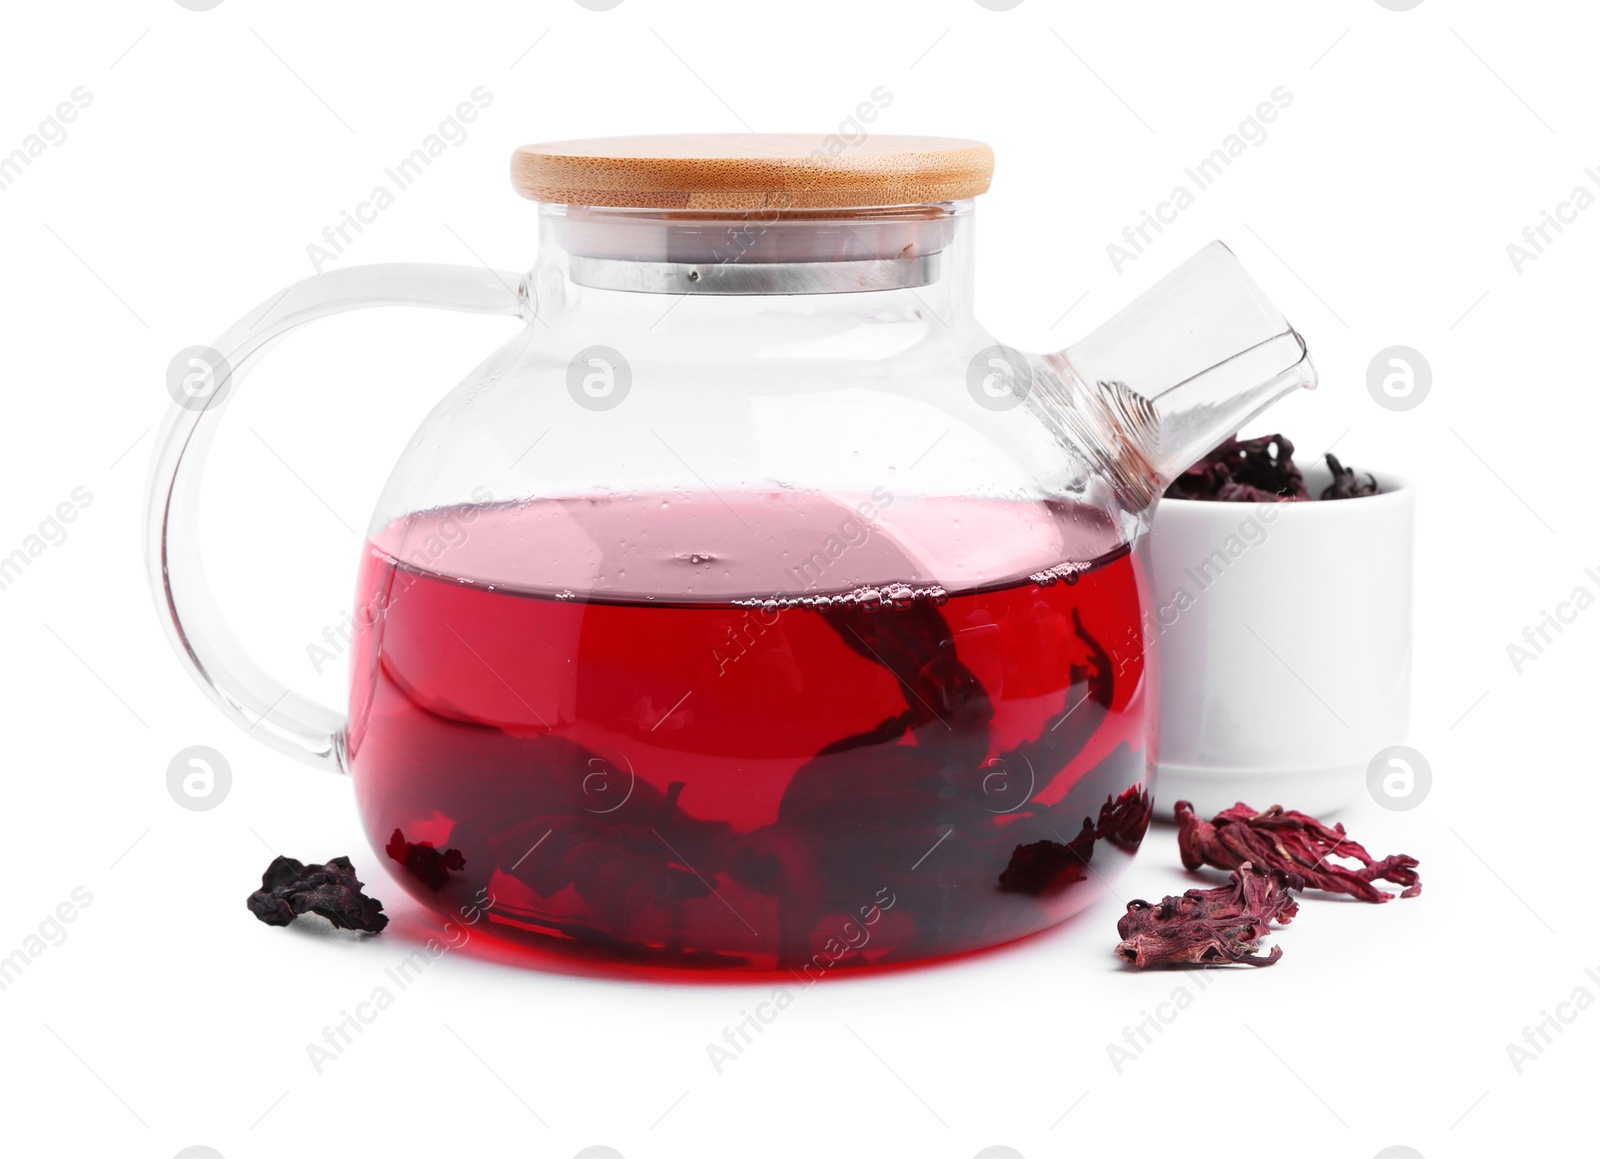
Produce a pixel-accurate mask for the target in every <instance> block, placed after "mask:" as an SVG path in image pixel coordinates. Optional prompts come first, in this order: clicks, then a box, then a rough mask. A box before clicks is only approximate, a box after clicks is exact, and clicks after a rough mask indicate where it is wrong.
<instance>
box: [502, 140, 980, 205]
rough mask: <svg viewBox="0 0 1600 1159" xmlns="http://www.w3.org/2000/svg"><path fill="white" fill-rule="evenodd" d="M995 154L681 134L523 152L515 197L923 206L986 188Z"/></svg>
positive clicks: (923, 145) (931, 143)
mask: <svg viewBox="0 0 1600 1159" xmlns="http://www.w3.org/2000/svg"><path fill="white" fill-rule="evenodd" d="M993 173H994V153H993V152H992V151H991V150H990V148H989V146H987V145H985V144H983V142H981V141H968V140H962V139H959V138H954V137H905V136H871V137H868V138H867V139H866V140H865V141H862V142H860V143H858V144H849V143H848V142H846V141H845V140H844V139H843V138H841V137H838V136H828V135H825V134H823V135H811V134H806V133H680V134H669V135H658V136H640V137H601V138H596V139H594V140H589V141H557V142H554V143H553V144H549V145H524V146H523V147H522V148H520V149H518V150H517V151H516V153H515V154H514V155H513V157H512V159H511V179H512V182H513V184H515V185H516V187H517V192H518V193H520V194H522V196H524V197H528V198H532V199H533V200H535V201H549V202H564V203H568V204H576V205H610V206H627V207H633V208H640V209H765V208H777V209H843V208H864V207H868V206H879V205H925V204H928V203H930V202H940V201H959V200H961V199H963V198H967V197H975V196H977V195H978V194H980V193H983V192H985V191H987V190H988V188H989V178H990V177H991V176H992V175H993Z"/></svg>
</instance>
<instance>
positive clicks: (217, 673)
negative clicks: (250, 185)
mask: <svg viewBox="0 0 1600 1159" xmlns="http://www.w3.org/2000/svg"><path fill="white" fill-rule="evenodd" d="M368 306H437V307H440V308H443V309H447V310H464V311H466V312H468V313H474V314H503V315H507V316H512V317H519V316H521V317H526V316H530V315H531V313H532V307H531V305H530V304H529V300H528V295H527V292H526V288H525V287H524V286H523V285H522V283H521V281H520V279H519V277H518V276H517V275H516V274H507V273H499V272H496V271H494V270H490V269H487V268H484V269H474V268H472V267H468V266H433V265H383V266H358V267H353V268H350V269H346V270H338V271H334V272H331V273H327V274H321V275H319V276H317V277H314V278H307V279H306V280H305V281H303V282H297V283H295V284H294V285H292V286H290V287H289V288H288V289H287V290H285V291H283V292H282V293H281V294H279V295H278V296H277V297H275V298H271V299H268V301H266V302H265V303H263V304H262V306H261V307H259V308H258V309H257V310H255V311H253V312H252V313H250V314H248V315H246V316H245V317H244V318H242V319H241V320H240V321H238V322H237V323H235V324H234V325H233V326H232V327H231V328H229V330H228V331H227V332H226V333H225V334H223V336H222V337H221V338H219V339H218V340H217V341H216V343H215V345H214V346H212V347H200V348H195V349H191V350H187V351H185V352H184V353H183V354H182V355H180V359H184V360H186V361H183V362H182V363H181V366H180V365H179V364H175V368H174V370H173V371H172V372H170V373H169V382H168V386H169V389H170V391H171V393H172V396H173V399H174V403H173V406H172V408H171V409H170V411H169V412H168V414H167V417H166V420H165V421H164V422H163V424H162V427H161V433H160V434H159V436H158V437H157V440H156V449H155V457H154V460H153V461H152V464H151V477H150V478H151V482H150V494H149V499H148V502H147V504H146V508H145V535H144V538H145V552H146V565H147V569H148V573H149V577H150V583H151V587H152V590H153V592H154V594H155V598H156V606H157V609H158V611H159V614H160V617H161V623H162V626H163V628H164V629H165V630H166V634H167V639H168V640H169V641H170V642H171V644H172V646H173V648H174V649H175V650H176V651H177V653H178V656H179V658H180V659H182V661H183V663H184V666H185V667H186V668H187V669H188V670H189V674H190V675H191V676H193V677H194V679H195V681H196V682H197V683H198V684H199V685H200V687H201V688H202V689H203V690H204V691H205V693H206V695H208V696H209V697H210V698H211V699H212V700H213V701H214V702H215V703H216V705H217V706H218V707H219V708H221V709H222V711H223V713H224V714H225V715H226V716H228V717H229V718H230V719H232V720H233V721H234V723H236V724H238V725H239V726H240V727H241V728H243V729H244V730H245V731H247V732H249V733H252V734H253V735H255V736H258V737H260V738H261V739H262V740H264V741H266V742H267V743H268V744H270V745H271V746H272V747H274V748H276V749H279V750H281V751H283V752H286V753H288V754H290V755H291V756H295V757H299V758H300V759H301V760H303V761H306V762H308V763H310V764H313V765H319V766H322V767H324V768H328V769H331V770H336V771H343V759H344V754H343V745H344V726H345V717H344V714H343V713H342V712H338V711H335V710H333V709H330V708H326V707H324V706H323V705H320V704H317V703H316V702H315V701H312V700H308V699H307V698H306V697H304V696H301V695H300V694H299V693H297V692H294V691H292V690H291V689H290V688H289V687H288V686H287V685H285V684H284V683H283V682H282V681H280V680H278V679H277V678H275V677H274V676H272V675H271V674H269V673H268V672H267V671H266V670H265V669H263V668H261V667H260V665H258V664H256V662H255V661H254V660H252V659H251V658H250V656H249V655H248V654H246V652H245V650H244V648H243V647H242V646H241V645H240V643H239V641H238V639H237V638H236V637H235V636H234V634H233V630H232V629H231V628H230V627H229V626H228V622H227V621H226V620H225V619H224V618H223V616H222V612H221V610H220V609H219V608H218V607H217V605H216V601H215V600H214V599H213V598H212V595H211V589H210V587H209V586H207V584H206V578H205V570H204V568H203V567H202V566H201V562H200V552H199V536H198V532H199V525H200V490H201V479H202V476H203V472H204V466H205V457H206V452H207V450H208V449H209V448H210V445H211V439H212V437H213V436H214V435H215V433H216V427H217V423H218V422H219V421H220V420H221V417H222V411H223V410H225V409H226V403H227V402H228V400H229V399H230V398H231V397H232V396H233V394H234V393H235V392H236V391H237V390H238V389H239V386H240V384H241V382H242V380H243V379H244V377H245V375H246V374H248V373H249V372H250V370H251V369H253V368H254V366H255V364H256V363H257V362H258V361H259V360H260V358H261V357H262V355H264V354H265V353H266V352H267V351H268V350H270V349H271V348H272V346H273V345H274V344H275V343H276V342H277V340H278V339H279V338H281V337H283V335H284V334H286V333H287V332H288V331H290V330H292V329H294V328H295V327H296V326H299V325H301V324H302V323H305V322H310V321H313V320H314V319H317V318H325V317H327V316H328V315H330V314H338V313H342V312H344V311H346V310H359V309H364V308H366V307H368ZM173 378H178V379H179V381H176V382H174V381H172V379H173Z"/></svg>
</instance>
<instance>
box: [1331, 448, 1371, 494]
mask: <svg viewBox="0 0 1600 1159" xmlns="http://www.w3.org/2000/svg"><path fill="white" fill-rule="evenodd" d="M1323 458H1325V459H1327V460H1328V470H1329V471H1331V472H1332V473H1333V482H1331V483H1329V484H1328V486H1327V487H1325V488H1324V489H1323V491H1322V498H1324V499H1360V498H1362V497H1363V496H1366V495H1377V494H1379V493H1380V492H1381V491H1382V488H1381V487H1379V486H1378V481H1377V480H1376V479H1374V478H1373V477H1372V476H1371V475H1368V476H1367V477H1366V479H1365V480H1363V479H1361V478H1359V477H1358V476H1357V475H1356V472H1355V468H1353V467H1346V466H1345V465H1344V464H1342V463H1341V462H1339V460H1338V459H1337V458H1336V457H1335V456H1334V454H1333V452H1332V451H1329V452H1328V453H1327V454H1326V455H1324V456H1323Z"/></svg>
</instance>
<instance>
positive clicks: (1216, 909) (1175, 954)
mask: <svg viewBox="0 0 1600 1159" xmlns="http://www.w3.org/2000/svg"><path fill="white" fill-rule="evenodd" d="M1298 884H1299V881H1298V879H1297V878H1296V877H1294V876H1292V875H1289V874H1283V873H1279V872H1277V871H1271V872H1261V871H1258V870H1257V869H1256V868H1255V867H1254V866H1252V865H1251V864H1250V863H1249V862H1248V861H1247V862H1245V863H1244V864H1243V865H1241V866H1239V867H1238V868H1237V869H1235V870H1234V871H1233V874H1232V877H1231V878H1230V881H1229V884H1227V885H1224V886H1220V887H1219V888H1217V889H1191V890H1188V891H1186V892H1185V893H1184V894H1183V896H1182V897H1165V898H1162V899H1161V901H1160V903H1159V904H1157V905H1151V904H1150V903H1149V902H1147V901H1143V900H1139V901H1132V902H1129V903H1128V912H1127V913H1125V914H1123V916H1122V918H1121V920H1120V921H1118V922H1117V933H1118V934H1119V935H1121V937H1122V941H1121V942H1120V943H1119V944H1118V945H1117V954H1118V956H1119V957H1121V958H1122V959H1123V960H1124V961H1126V962H1129V963H1131V964H1132V965H1133V966H1134V967H1136V968H1137V969H1140V970H1143V969H1145V968H1147V967H1150V966H1225V965H1230V964H1239V965H1247V966H1270V965H1272V964H1273V963H1274V962H1276V961H1277V960H1278V959H1279V958H1281V957H1282V956H1283V950H1282V949H1280V948H1279V947H1276V946H1274V947H1273V949H1272V952H1271V953H1270V954H1265V955H1263V954H1258V953H1256V952H1255V951H1256V950H1257V949H1258V948H1259V947H1260V944H1261V939H1262V938H1264V937H1266V936H1267V933H1268V932H1269V930H1270V929H1271V927H1272V925H1273V923H1277V924H1278V925H1288V924H1289V922H1290V920H1291V919H1293V917H1294V915H1295V914H1296V912H1298V909H1299V904H1298V903H1297V902H1296V901H1295V900H1294V897H1293V895H1292V894H1291V893H1290V892H1289V891H1290V889H1292V888H1296V887H1297V886H1298Z"/></svg>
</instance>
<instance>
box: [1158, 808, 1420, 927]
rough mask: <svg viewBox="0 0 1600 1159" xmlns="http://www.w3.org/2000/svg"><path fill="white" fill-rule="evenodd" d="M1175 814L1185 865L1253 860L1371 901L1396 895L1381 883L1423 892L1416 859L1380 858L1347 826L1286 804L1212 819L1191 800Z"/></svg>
mask: <svg viewBox="0 0 1600 1159" xmlns="http://www.w3.org/2000/svg"><path fill="white" fill-rule="evenodd" d="M1173 813H1174V814H1175V815H1176V816H1177V819H1178V852H1179V853H1180V854H1181V855H1182V857H1183V867H1184V868H1185V869H1190V870H1193V869H1199V868H1200V867H1201V866H1202V865H1212V866H1215V867H1216V868H1218V869H1235V868H1237V867H1239V866H1241V865H1244V864H1246V863H1249V864H1253V865H1255V866H1256V867H1257V868H1260V869H1276V870H1280V871H1282V872H1284V873H1289V874H1295V875H1297V876H1298V877H1300V878H1301V879H1302V880H1303V881H1304V885H1303V886H1302V887H1299V888H1304V889H1321V890H1326V891H1328V892H1329V893H1346V894H1349V895H1350V896H1351V897H1354V898H1358V899H1360V900H1361V901H1369V902H1384V901H1388V900H1389V899H1390V898H1392V897H1393V896H1394V895H1393V894H1390V893H1385V892H1384V891H1383V890H1381V889H1379V888H1378V887H1377V886H1375V885H1373V884H1372V883H1373V882H1375V881H1387V882H1392V883H1393V884H1395V885H1401V886H1405V890H1404V892H1402V893H1401V894H1400V896H1401V897H1416V896H1417V895H1418V894H1419V893H1421V892H1422V878H1421V877H1420V876H1419V875H1418V873H1417V859H1416V858H1415V857H1407V856H1405V855H1404V854H1396V855H1393V856H1390V857H1385V858H1382V859H1381V860H1380V859H1378V858H1374V857H1373V856H1372V855H1371V854H1369V853H1368V852H1367V851H1366V850H1365V849H1364V848H1362V846H1361V845H1360V843H1359V842H1356V841H1354V840H1352V839H1351V838H1350V837H1349V836H1347V835H1346V834H1345V831H1344V826H1343V825H1334V826H1332V827H1329V826H1327V825H1324V824H1323V823H1322V822H1321V821H1318V820H1317V819H1316V818H1315V817H1311V816H1308V815H1306V814H1305V813H1297V812H1295V811H1294V810H1293V809H1285V808H1283V806H1281V805H1274V806H1273V807H1272V808H1270V809H1267V810H1264V811H1263V812H1259V813H1258V812H1256V810H1254V809H1252V808H1250V807H1249V806H1248V805H1245V804H1243V803H1242V802H1241V803H1240V804H1236V805H1234V806H1233V808H1231V809H1224V810H1223V811H1222V812H1220V813H1218V814H1217V815H1216V816H1215V817H1213V818H1212V819H1211V820H1210V821H1206V820H1203V819H1202V818H1200V817H1199V816H1198V815H1197V814H1196V813H1195V811H1194V806H1193V805H1191V804H1189V802H1187V801H1179V802H1178V803H1177V804H1176V805H1174V806H1173ZM1335 857H1343V858H1348V859H1349V860H1351V861H1357V862H1360V868H1351V867H1348V866H1344V865H1340V864H1338V863H1337V862H1335V861H1333V860H1332V858H1335Z"/></svg>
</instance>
